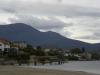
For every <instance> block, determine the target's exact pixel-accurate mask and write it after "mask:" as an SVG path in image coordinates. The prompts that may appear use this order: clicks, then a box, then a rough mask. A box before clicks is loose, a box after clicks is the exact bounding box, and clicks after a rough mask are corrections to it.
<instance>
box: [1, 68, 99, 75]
mask: <svg viewBox="0 0 100 75" xmlns="http://www.w3.org/2000/svg"><path fill="white" fill-rule="evenodd" d="M0 75H100V74H93V73H87V72H83V71H63V70H51V69H41V68H31V67H23V66H0Z"/></svg>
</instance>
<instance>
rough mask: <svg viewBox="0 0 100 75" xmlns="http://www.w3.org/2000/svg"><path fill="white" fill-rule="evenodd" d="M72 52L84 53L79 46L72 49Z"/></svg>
mask: <svg viewBox="0 0 100 75" xmlns="http://www.w3.org/2000/svg"><path fill="white" fill-rule="evenodd" d="M70 52H71V53H72V54H79V53H82V51H81V49H79V48H74V49H71V51H70Z"/></svg>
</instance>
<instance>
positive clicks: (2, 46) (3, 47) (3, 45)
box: [0, 39, 10, 51]
mask: <svg viewBox="0 0 100 75" xmlns="http://www.w3.org/2000/svg"><path fill="white" fill-rule="evenodd" d="M9 49H10V44H9V42H8V41H7V40H3V39H0V51H7V50H9Z"/></svg>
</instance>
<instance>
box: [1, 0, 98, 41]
mask: <svg viewBox="0 0 100 75" xmlns="http://www.w3.org/2000/svg"><path fill="white" fill-rule="evenodd" d="M19 22H21V23H26V24H29V25H31V26H33V27H35V28H37V29H39V30H41V31H55V32H58V33H60V34H61V35H64V36H65V37H68V38H72V39H77V40H81V41H85V42H90V43H98V42H100V0H0V24H1V25H2V24H9V23H19Z"/></svg>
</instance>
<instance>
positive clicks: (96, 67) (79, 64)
mask: <svg viewBox="0 0 100 75" xmlns="http://www.w3.org/2000/svg"><path fill="white" fill-rule="evenodd" d="M30 67H33V68H44V69H54V70H64V71H84V72H89V73H95V74H100V61H69V62H68V63H65V64H63V65H54V64H53V65H49V64H46V65H43V66H42V65H38V66H33V65H31V66H30Z"/></svg>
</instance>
